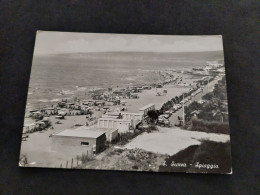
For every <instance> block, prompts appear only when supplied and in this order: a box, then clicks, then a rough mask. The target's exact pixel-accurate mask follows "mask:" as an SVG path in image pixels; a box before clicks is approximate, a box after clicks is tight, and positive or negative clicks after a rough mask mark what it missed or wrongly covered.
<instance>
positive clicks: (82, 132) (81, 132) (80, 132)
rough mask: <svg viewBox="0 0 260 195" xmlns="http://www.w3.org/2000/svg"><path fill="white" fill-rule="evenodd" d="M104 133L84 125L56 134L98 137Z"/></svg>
mask: <svg viewBox="0 0 260 195" xmlns="http://www.w3.org/2000/svg"><path fill="white" fill-rule="evenodd" d="M104 133H105V132H104V131H100V130H96V129H89V128H88V127H86V126H82V127H78V128H76V129H66V130H64V131H61V132H59V133H57V134H55V136H68V137H87V138H98V137H99V136H101V135H102V134H104Z"/></svg>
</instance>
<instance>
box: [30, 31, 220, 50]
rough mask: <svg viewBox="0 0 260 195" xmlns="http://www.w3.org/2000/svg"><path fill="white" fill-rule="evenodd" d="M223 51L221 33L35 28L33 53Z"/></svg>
mask: <svg viewBox="0 0 260 195" xmlns="http://www.w3.org/2000/svg"><path fill="white" fill-rule="evenodd" d="M220 50H223V45H222V36H221V35H207V36H179V35H133V34H132V35H131V34H102V33H74V32H73V33H72V32H54V31H37V34H36V42H35V49H34V54H36V55H37V54H39V55H44V54H61V53H87V52H117V51H121V52H201V51H220Z"/></svg>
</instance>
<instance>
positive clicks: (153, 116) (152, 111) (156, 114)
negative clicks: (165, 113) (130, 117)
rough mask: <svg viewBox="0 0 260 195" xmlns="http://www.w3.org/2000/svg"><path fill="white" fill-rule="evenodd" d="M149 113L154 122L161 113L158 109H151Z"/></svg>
mask: <svg viewBox="0 0 260 195" xmlns="http://www.w3.org/2000/svg"><path fill="white" fill-rule="evenodd" d="M147 115H148V117H149V118H150V119H151V121H152V122H155V121H156V120H157V119H158V118H159V114H158V112H157V111H156V110H149V111H148V113H147Z"/></svg>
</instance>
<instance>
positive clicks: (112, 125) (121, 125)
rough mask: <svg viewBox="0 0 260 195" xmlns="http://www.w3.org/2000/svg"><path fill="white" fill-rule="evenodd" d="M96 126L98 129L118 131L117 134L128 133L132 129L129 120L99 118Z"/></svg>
mask: <svg viewBox="0 0 260 195" xmlns="http://www.w3.org/2000/svg"><path fill="white" fill-rule="evenodd" d="M97 126H98V128H100V129H118V132H119V133H124V132H128V131H129V130H130V129H131V128H132V126H131V120H124V119H115V118H99V119H98V124H97Z"/></svg>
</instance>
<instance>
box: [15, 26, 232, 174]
mask: <svg viewBox="0 0 260 195" xmlns="http://www.w3.org/2000/svg"><path fill="white" fill-rule="evenodd" d="M231 164H232V163H231V147H230V130H229V114H228V100H227V89H226V75H225V62H224V52H223V41H222V36H221V35H200V36H199V35H192V36H188V35H186V36H183V35H182V36H181V35H146V34H142V35H141V34H105V33H103V34H102V33H76V32H55V31H37V33H36V40H35V46H34V54H33V61H32V68H31V76H30V82H29V89H28V95H27V103H26V109H25V117H24V125H23V133H22V137H21V150H20V157H19V166H20V167H42V168H62V169H92V170H117V171H146V172H148V171H149V172H185V173H220V174H231V173H232V166H231Z"/></svg>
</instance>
